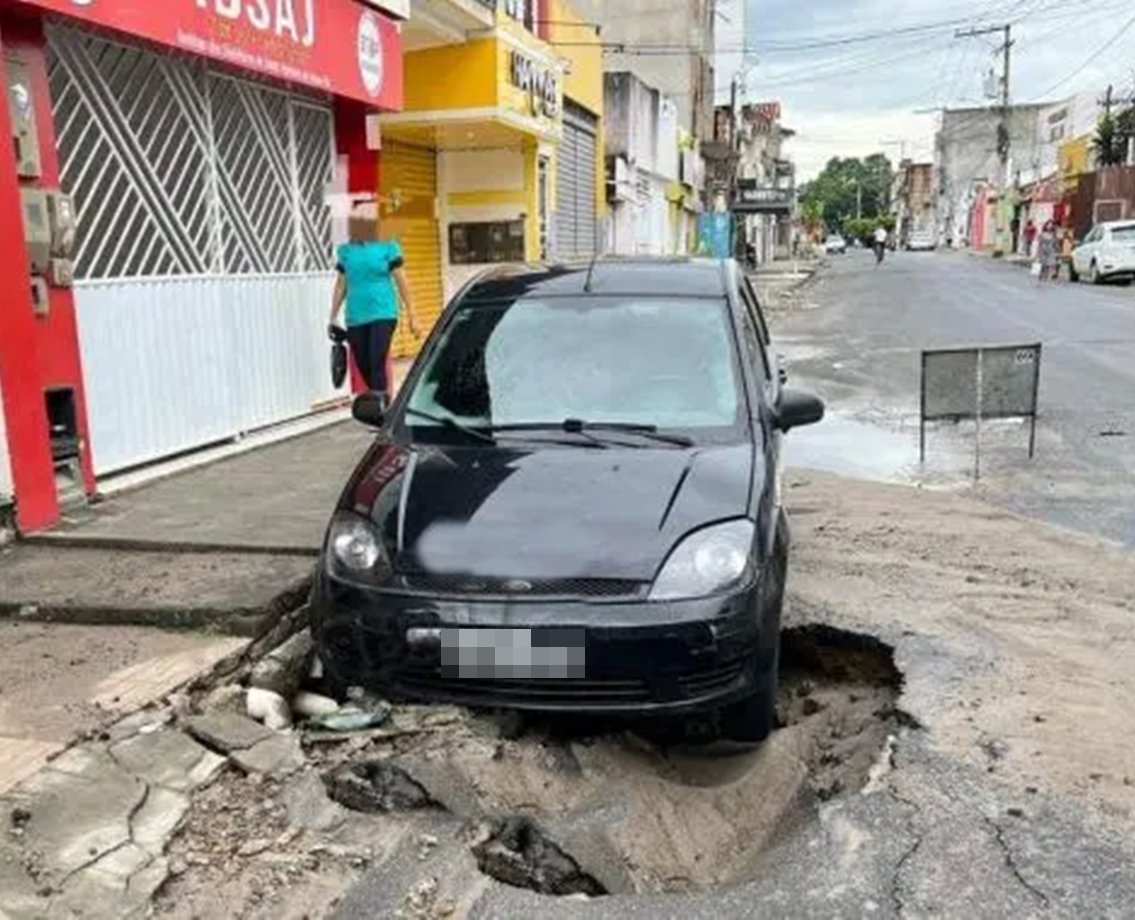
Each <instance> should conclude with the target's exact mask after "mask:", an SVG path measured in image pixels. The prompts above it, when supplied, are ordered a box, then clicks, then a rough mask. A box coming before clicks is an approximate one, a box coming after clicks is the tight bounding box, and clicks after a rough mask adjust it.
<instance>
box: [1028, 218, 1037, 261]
mask: <svg viewBox="0 0 1135 920" xmlns="http://www.w3.org/2000/svg"><path fill="white" fill-rule="evenodd" d="M1035 242H1036V221H1035V220H1033V219H1032V218H1031V217H1030V218H1029V222H1028V223H1027V224H1025V255H1026V256H1028V257H1029V258H1030V259H1031V258H1032V257H1033V243H1035Z"/></svg>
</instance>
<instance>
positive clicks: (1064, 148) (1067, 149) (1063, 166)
mask: <svg viewBox="0 0 1135 920" xmlns="http://www.w3.org/2000/svg"><path fill="white" fill-rule="evenodd" d="M1094 139H1095V134H1094V133H1093V134H1082V135H1080V136H1079V137H1074V138H1072V139H1071V140H1067V141H1065V142H1064V143H1062V144H1061V145H1060V149H1059V154H1058V162H1059V166H1060V177H1061V178H1062V179H1063V180H1064V190H1065V192H1072V191H1075V189H1076V183H1077V181H1078V180H1079V178H1080V176H1082V175H1083V174H1084V173H1086V172H1091V171H1092V169H1094V168H1095V167H1094V164H1093V163H1092V143H1093V141H1094Z"/></svg>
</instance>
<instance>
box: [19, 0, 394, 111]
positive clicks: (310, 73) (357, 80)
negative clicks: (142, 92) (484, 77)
mask: <svg viewBox="0 0 1135 920" xmlns="http://www.w3.org/2000/svg"><path fill="white" fill-rule="evenodd" d="M20 2H22V3H26V4H30V5H31V6H36V7H40V8H41V9H44V10H48V11H51V12H55V13H61V14H63V15H65V16H69V17H72V18H75V19H80V20H83V21H84V22H89V23H91V24H92V25H97V26H104V27H105V28H108V29H114V30H116V31H119V32H126V33H129V34H130V35H135V36H138V37H139V38H144V39H148V40H150V41H153V42H159V43H160V44H163V45H169V46H171V47H173V48H178V49H181V50H182V51H186V52H189V53H192V54H200V55H203V56H205V57H209V58H213V59H214V60H218V61H223V62H224V63H226V64H231V65H234V66H236V67H242V68H244V69H246V70H252V71H255V72H256V73H260V74H264V75H266V76H269V77H276V78H278V79H280V80H287V81H289V82H292V83H299V84H302V85H304V86H310V87H312V88H314V89H319V90H323V91H325V92H328V93H334V94H336V95H339V96H348V97H350V98H352V99H359V100H361V101H363V102H367V103H370V104H371V105H373V106H375V107H376V108H381V109H385V110H388V111H397V110H399V109H401V108H402V36H401V33H400V32H399V30H398V26H396V25H395V24H394V23H393V22H392V21H391V20H389V19H387V18H386V17H385V16H383V15H381V14H380V13H377V12H375V11H374V10H373V9H371V8H368V7H366V6H364V5H363V4H362V3H359V2H357V0H20Z"/></svg>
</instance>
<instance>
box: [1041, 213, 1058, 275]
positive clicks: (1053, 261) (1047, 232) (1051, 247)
mask: <svg viewBox="0 0 1135 920" xmlns="http://www.w3.org/2000/svg"><path fill="white" fill-rule="evenodd" d="M1037 261H1039V262H1040V277H1039V280H1040V281H1056V280H1057V279H1058V278H1059V277H1060V241H1059V239H1058V238H1057V235H1056V224H1054V223H1053V222H1052V221H1050V220H1049V221H1045V224H1044V228H1043V229H1042V230H1041V231H1040V236H1038V237H1037Z"/></svg>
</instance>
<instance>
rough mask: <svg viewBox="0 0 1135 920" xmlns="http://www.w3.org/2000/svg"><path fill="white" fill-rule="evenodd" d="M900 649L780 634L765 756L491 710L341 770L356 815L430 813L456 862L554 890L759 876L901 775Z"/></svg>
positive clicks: (837, 637) (337, 791)
mask: <svg viewBox="0 0 1135 920" xmlns="http://www.w3.org/2000/svg"><path fill="white" fill-rule="evenodd" d="M901 686H902V675H901V674H900V672H899V670H898V669H897V667H896V666H895V663H894V658H893V654H892V650H891V648H890V647H889V646H888V645H886V644H885V643H883V642H881V641H879V640H877V639H875V638H873V637H871V636H868V635H863V634H858V633H851V632H847V631H843V630H838V629H834V628H831V627H827V626H819V625H814V626H803V627H799V628H793V629H788V630H786V631H784V633H783V635H782V644H781V686H780V692H779V696H778V706H777V711H778V721H779V723H780V725H779V727H778V729H777V730H776V731H775V732H774V733H773V734H772V735H771V736H770V738H769V739H768V740H767V741H766V742H765V743H764V744H763V745H761V746H760V747H759V748H757V749H755V750H754V749H744V750H741V749H737V748H729V747H727V746H724V745H723V744H720V743H710V744H704V743H703V744H696V743H692V742H689V741H686V742H683V743H676V744H669V745H667V746H661V745H659V744H657V743H655V742H651V741H647V740H644V737H645V736H646V735H649V732H645V731H640V730H639V729H640V728H641V727H640V726H634V725H629V726H628V725H627V724H615V723H608V724H604V725H598V724H597V723H596V722H595V721H594V720H592V721H591V722H589V723H588V724H586V725H584V726H581V725H578V724H574V725H573V724H571V723H565V722H564V720H563V719H562V718H561V719H556V720H552V719H550V718H545V719H536V720H532V721H528V722H525V723H524V725H523V726H522V727H520V728H519V730H517V726H512V727H511V728H510V729H509V730H508V731H507V732H502V730H501V727H500V723H499V722H495V721H494V720H493V719H491V718H486V717H484V716H480V715H468V716H462V717H461V720H460V721H459V722H458V723H456V724H454V725H452V726H450V727H449V728H448V729H447V730H446V731H445V732H444V733H426V734H422V735H420V736H417V737H415V738H414V739H412V740H410V741H405V742H403V743H400V744H394V745H391V746H388V747H387V748H385V749H382V750H375V749H373V748H371V749H367V751H366V752H365V756H359V757H356V758H354V759H348V760H346V761H342V762H339V763H337V764H336V765H334V766H333V767H331V768H330V769H327V770H326V771H325V773H324V782H325V786H326V788H327V790H328V793H329V795H330V796H331V797H332V798H333V799H335V800H336V801H338V802H339V803H340V804H342V805H344V806H346V807H348V808H351V809H353V810H356V811H366V812H389V811H397V812H404V813H407V814H411V813H413V812H414V811H415V810H419V809H429V813H430V815H431V816H432V817H433V818H434V819H437V817H438V816H439V815H443V816H448V817H449V818H451V819H452V820H453V822H454V826H455V828H456V830H455V832H454V835H453V839H454V840H455V841H460V842H459V843H455V844H454V846H457V847H459V848H460V850H461V853H460V854H458V855H456V856H454V859H456V860H460V859H465V860H468V859H472V860H474V861H475V863H476V867H477V868H478V869H479V870H480V871H481V872H482V873H484V874H485V875H488V876H490V877H491V878H493V879H495V880H497V881H499V882H503V883H505V884H508V885H512V886H516V887H521V888H527V889H531V890H533V891H536V892H539V893H541V894H545V895H556V896H562V895H574V896H576V897H596V896H601V895H604V894H646V893H677V892H685V891H697V890H707V889H715V888H724V887H730V886H733V885H736V884H739V883H742V882H744V881H745V880H746V879H748V878H752V877H754V876H755V875H756V874H757V873H759V872H760V871H761V870H760V865H761V858H762V856H763V854H765V853H766V852H767V851H768V849H769V848H770V847H771V846H773V845H774V844H775V843H777V842H778V841H779V840H781V839H783V838H784V837H785V835H787V834H790V833H793V832H795V831H798V830H799V829H800V828H801V827H802V826H806V825H807V823H808V822H810V821H813V820H817V818H818V806H819V804H820V803H821V802H823V801H826V800H830V799H832V798H834V797H837V796H840V795H847V794H851V793H855V792H857V791H858V790H860V789H862V788H863V786H864V785H865V784H866V783H867V782H868V780H869V778H870V777H872V776H878V775H880V774H881V773H882V772H885V771H886V770H887V769H888V768H889V759H890V751H891V749H892V745H891V743H890V741H889V739H890V738H891V736H893V735H894V734H896V733H897V732H898V731H899V730H901V729H902V728H916V727H917V726H916V724H915V723H914V721H913V720H912V719H910V718H909V717H908V716H906V715H905V714H904V713H903V712H902V711H901V709H900V708H899V705H898V703H899V694H900V691H901Z"/></svg>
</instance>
